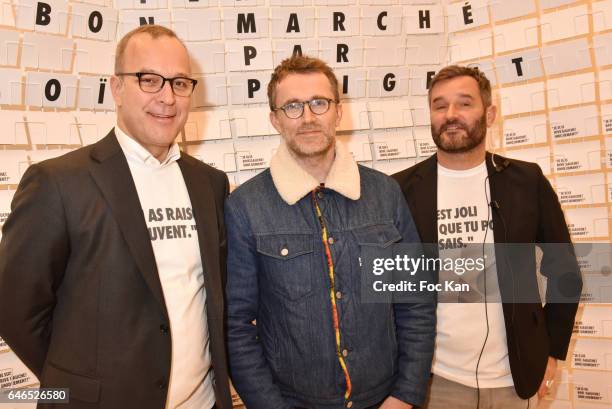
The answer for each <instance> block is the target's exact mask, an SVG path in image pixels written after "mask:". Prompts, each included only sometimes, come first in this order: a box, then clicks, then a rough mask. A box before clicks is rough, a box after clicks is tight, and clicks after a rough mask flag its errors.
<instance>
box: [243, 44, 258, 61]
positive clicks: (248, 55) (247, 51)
mask: <svg viewBox="0 0 612 409" xmlns="http://www.w3.org/2000/svg"><path fill="white" fill-rule="evenodd" d="M255 57H257V49H256V48H255V47H253V46H252V45H245V46H244V65H251V60H252V59H253V58H255Z"/></svg>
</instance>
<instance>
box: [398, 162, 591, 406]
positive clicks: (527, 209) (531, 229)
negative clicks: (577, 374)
mask: <svg viewBox="0 0 612 409" xmlns="http://www.w3.org/2000/svg"><path fill="white" fill-rule="evenodd" d="M486 165H487V172H488V175H489V184H490V189H491V197H490V203H493V206H492V207H493V212H492V216H493V236H494V238H495V243H571V239H570V235H569V232H568V229H567V224H566V222H565V218H564V216H563V211H562V210H561V206H560V204H559V200H558V199H557V195H556V193H555V191H554V190H553V188H552V186H551V185H550V183H549V182H548V180H547V179H546V177H544V175H543V174H542V170H541V169H540V167H539V166H538V165H536V164H534V163H529V162H523V161H518V160H513V159H507V158H504V157H501V156H499V155H495V164H494V163H493V161H492V156H491V154H490V153H487V156H486ZM393 177H394V178H395V179H396V180H397V181H398V182H399V184H400V186H401V188H402V191H403V192H404V196H405V197H406V200H407V201H408V205H409V207H410V211H411V212H412V217H413V218H414V221H415V223H416V225H417V230H418V231H419V234H420V236H421V239H422V241H423V243H437V242H438V229H437V202H438V201H437V178H438V174H437V157H436V155H433V156H431V157H430V158H428V159H426V160H425V161H423V162H421V163H418V164H416V165H415V166H413V167H411V168H409V169H406V170H403V171H401V172H399V173H397V174H395V175H393ZM483 189H484V186H483ZM483 194H484V193H483ZM501 247H502V246H496V249H495V254H496V261H497V275H498V279H499V283H500V289H501V291H502V300H503V301H504V303H503V312H504V320H505V324H506V336H507V342H508V355H509V360H510V369H511V371H512V379H513V381H514V387H515V389H516V392H517V394H518V395H519V396H520V397H521V398H523V399H527V398H528V397H531V396H533V395H534V394H535V393H536V392H537V390H538V388H539V386H540V383H541V382H542V379H543V377H544V371H545V369H546V365H547V362H548V357H549V356H552V357H554V358H557V359H561V360H564V359H565V357H566V355H567V349H568V346H569V341H570V337H571V335H572V329H573V326H574V317H575V315H576V310H577V306H578V299H579V296H580V291H581V289H582V280H581V277H580V270H579V268H578V264H577V261H576V256H575V255H574V252H573V248H572V246H571V245H565V246H564V245H560V246H555V247H554V248H551V247H550V246H546V245H544V247H543V251H544V255H543V259H542V263H541V268H540V270H541V272H542V274H544V275H545V276H546V277H547V278H548V286H549V287H550V288H559V287H563V286H565V287H564V288H566V289H567V288H569V289H570V293H571V295H570V299H571V300H570V301H569V302H568V298H567V297H566V298H565V299H564V302H562V303H552V302H549V303H547V304H546V306H545V307H542V304H541V303H539V302H525V301H520V302H519V301H517V300H519V299H522V300H524V299H525V294H535V295H534V297H537V299H539V296H538V295H537V292H535V291H537V288H538V287H537V281H536V274H535V271H536V260H535V254H534V251H533V249H531V248H530V251H527V252H525V251H522V250H521V251H522V253H521V255H520V257H512V260H511V262H510V260H509V259H508V258H509V256H508V253H507V252H505V251H504V250H503V249H501ZM523 250H524V249H523ZM546 250H549V251H546ZM534 292H535V293H534ZM531 299H532V300H533V298H531ZM548 301H550V300H548Z"/></svg>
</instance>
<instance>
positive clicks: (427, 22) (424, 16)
mask: <svg viewBox="0 0 612 409" xmlns="http://www.w3.org/2000/svg"><path fill="white" fill-rule="evenodd" d="M419 28H431V15H430V12H429V10H419Z"/></svg>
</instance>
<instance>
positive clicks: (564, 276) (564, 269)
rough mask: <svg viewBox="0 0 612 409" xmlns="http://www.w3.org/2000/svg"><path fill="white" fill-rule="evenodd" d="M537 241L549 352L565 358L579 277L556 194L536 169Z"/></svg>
mask: <svg viewBox="0 0 612 409" xmlns="http://www.w3.org/2000/svg"><path fill="white" fill-rule="evenodd" d="M538 178H539V180H538V191H539V195H538V196H539V202H538V212H539V225H538V240H537V241H538V243H541V248H542V252H543V256H542V264H541V267H540V271H541V273H542V274H543V275H544V276H545V277H546V278H547V279H548V283H547V289H546V306H545V307H544V314H545V317H546V326H547V329H548V335H549V337H550V355H551V356H552V357H554V358H557V359H561V360H564V359H565V357H566V355H567V350H568V347H569V343H570V338H571V336H572V330H573V328H574V318H575V317H576V311H577V309H578V301H579V299H580V294H581V292H582V277H581V274H580V268H579V266H578V262H577V260H576V255H575V253H574V248H573V246H572V244H571V238H570V235H569V231H568V229H567V223H566V221H565V217H564V216H563V210H562V209H561V205H560V204H559V199H558V198H557V194H556V193H555V191H554V190H553V188H552V186H551V185H550V183H549V182H548V180H547V179H546V177H544V175H543V174H542V171H541V170H540V169H539V168H538Z"/></svg>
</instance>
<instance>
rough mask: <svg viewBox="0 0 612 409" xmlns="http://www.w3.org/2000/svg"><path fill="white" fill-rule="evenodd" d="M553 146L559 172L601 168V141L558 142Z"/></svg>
mask: <svg viewBox="0 0 612 409" xmlns="http://www.w3.org/2000/svg"><path fill="white" fill-rule="evenodd" d="M553 148H554V157H555V161H554V162H555V172H557V173H566V172H578V171H584V170H599V169H601V160H600V145H599V141H583V142H577V143H556V144H554V145H553Z"/></svg>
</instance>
